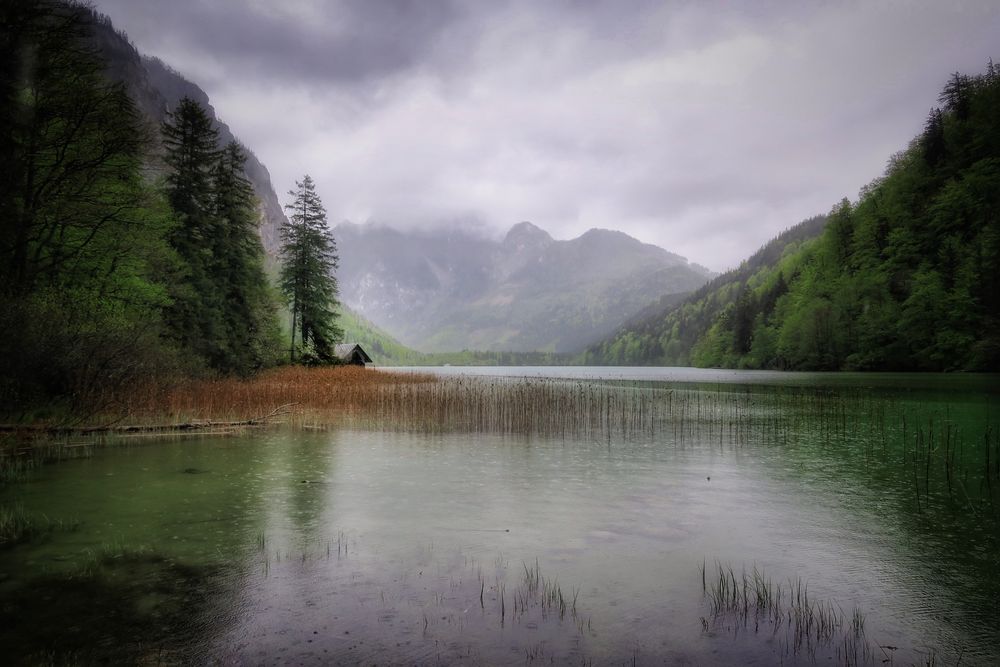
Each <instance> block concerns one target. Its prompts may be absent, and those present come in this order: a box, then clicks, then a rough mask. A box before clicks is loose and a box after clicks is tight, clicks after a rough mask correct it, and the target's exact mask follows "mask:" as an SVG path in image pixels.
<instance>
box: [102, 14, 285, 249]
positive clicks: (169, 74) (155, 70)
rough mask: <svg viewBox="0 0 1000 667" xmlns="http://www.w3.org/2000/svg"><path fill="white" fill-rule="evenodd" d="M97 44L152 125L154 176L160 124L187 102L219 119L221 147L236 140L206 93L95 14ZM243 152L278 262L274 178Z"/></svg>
mask: <svg viewBox="0 0 1000 667" xmlns="http://www.w3.org/2000/svg"><path fill="white" fill-rule="evenodd" d="M93 39H94V43H95V45H96V46H97V48H98V49H99V50H100V52H101V54H102V55H103V56H104V58H105V59H106V60H107V63H108V74H109V76H110V77H111V78H112V79H113V80H116V81H121V82H123V83H124V84H125V85H126V86H127V87H128V90H129V93H130V94H131V95H132V98H133V99H134V100H135V101H136V103H137V104H138V106H139V109H140V110H141V111H142V112H143V114H144V115H145V117H146V119H147V120H148V125H149V131H150V136H151V138H152V139H153V142H152V143H153V145H154V151H153V154H152V156H151V164H150V169H151V170H153V171H154V172H155V171H158V170H159V169H161V168H162V165H160V164H159V163H158V157H159V153H158V150H156V149H155V147H157V146H158V145H159V128H160V124H161V123H162V122H163V121H164V120H166V118H167V113H168V112H169V111H170V110H172V109H173V108H174V107H176V106H177V103H178V102H179V101H180V100H181V98H182V97H185V96H186V97H190V98H191V99H193V100H195V101H197V102H198V103H199V104H201V105H202V106H203V107H205V109H206V110H207V111H208V113H209V115H210V116H211V117H212V118H213V119H214V120H215V124H216V127H217V128H218V130H219V143H220V145H221V146H224V145H225V144H227V143H228V142H230V141H232V140H234V139H235V136H234V135H233V132H232V130H231V129H230V128H229V126H228V125H226V124H225V123H224V122H223V121H222V120H221V119H219V118H218V116H216V113H215V109H214V108H213V107H212V105H211V103H210V101H209V98H208V94H207V93H205V91H203V90H202V89H201V88H199V87H198V86H197V85H196V84H194V83H192V82H191V81H189V80H187V79H186V78H184V76H182V75H181V74H179V73H178V72H176V71H175V70H173V69H172V68H171V67H170V66H169V65H167V64H166V63H164V62H162V61H161V60H159V59H157V58H151V57H148V56H143V55H142V54H140V53H139V51H138V50H137V49H136V48H135V46H133V45H132V43H131V42H129V41H128V38H127V37H126V36H125V35H124V34H123V33H121V32H119V31H117V30H115V28H114V26H113V25H112V23H111V21H110V19H108V18H107V17H105V16H101V15H98V14H95V15H94V24H93ZM244 149H245V151H246V153H247V164H246V173H247V178H248V179H249V180H250V182H251V183H252V184H253V187H254V191H255V192H256V193H257V198H258V199H259V200H260V209H261V226H260V235H261V239H262V240H263V242H264V249H265V251H267V253H268V255H269V256H271V257H272V258H273V257H275V256H276V255H277V252H278V247H279V239H278V230H279V229H280V228H281V225H282V223H283V222H284V221H285V214H284V211H283V210H282V207H281V203H280V202H279V200H278V196H277V195H276V194H275V192H274V187H273V186H272V185H271V175H270V174H269V173H268V171H267V168H266V167H265V166H264V165H263V164H262V163H261V162H260V160H258V159H257V156H256V155H254V154H253V151H251V150H250V148H249V147H247V146H244Z"/></svg>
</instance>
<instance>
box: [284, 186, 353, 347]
mask: <svg viewBox="0 0 1000 667" xmlns="http://www.w3.org/2000/svg"><path fill="white" fill-rule="evenodd" d="M295 186H296V189H295V190H292V191H290V192H289V193H288V194H289V195H291V196H292V197H294V200H293V201H292V203H290V204H287V205H286V206H285V208H286V209H288V211H289V212H290V213H291V216H290V217H289V220H288V223H287V224H285V225H283V226H282V228H281V256H282V261H283V264H282V267H281V279H280V287H281V291H282V293H283V294H284V295H285V298H286V300H287V302H288V304H289V306H290V309H291V314H292V320H291V321H292V339H291V347H290V349H289V359H290V360H291V361H292V362H294V361H295V351H296V336H298V338H299V340H300V341H301V349H302V355H301V357H300V359H301V360H302V361H318V362H331V361H333V360H334V356H333V345H334V343H336V342H337V341H338V340H339V339H340V338H341V336H342V335H343V333H342V331H341V330H340V328H339V327H338V326H337V324H336V317H337V313H336V307H337V305H338V303H337V279H336V277H335V276H334V271H335V270H336V269H337V244H336V241H334V238H333V235H332V234H331V233H330V230H329V228H328V227H327V224H326V211H325V210H324V208H323V202H322V201H321V200H320V198H319V195H318V194H316V186H315V184H314V183H313V180H312V178H310V177H309V176H308V175H306V176H305V177H304V178H303V179H302V181H297V182H296V183H295Z"/></svg>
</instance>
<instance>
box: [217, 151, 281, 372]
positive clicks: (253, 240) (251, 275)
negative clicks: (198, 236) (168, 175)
mask: <svg viewBox="0 0 1000 667" xmlns="http://www.w3.org/2000/svg"><path fill="white" fill-rule="evenodd" d="M246 159H247V158H246V154H245V153H244V152H243V149H242V148H241V147H240V145H239V144H238V143H236V142H235V141H232V142H230V143H229V144H228V145H227V146H226V147H225V148H224V149H223V151H222V153H221V154H220V156H219V160H218V163H217V164H216V167H215V171H214V191H213V203H214V205H213V214H214V216H215V218H216V221H217V225H218V226H219V227H220V229H221V233H219V234H217V235H216V237H215V239H214V248H215V253H214V254H215V262H214V264H213V266H212V269H213V270H212V273H213V274H214V275H215V276H216V277H217V282H218V283H220V285H219V288H220V289H221V290H222V293H223V294H224V295H225V301H224V313H223V318H224V325H225V333H226V339H227V342H228V348H229V355H228V356H229V362H230V364H231V365H232V368H233V370H235V371H237V372H239V373H244V374H245V373H247V372H249V371H251V370H254V369H256V368H259V367H261V366H262V365H264V364H265V363H267V361H268V360H270V358H272V357H273V356H274V355H273V350H274V349H275V347H276V345H275V342H276V340H277V337H278V325H277V319H276V312H275V307H274V301H273V299H272V298H271V293H270V289H269V286H268V282H267V276H266V275H265V273H264V261H263V260H264V246H263V244H262V243H261V240H260V235H259V234H258V232H257V225H258V219H259V217H258V212H257V199H256V196H255V194H254V191H253V186H252V185H251V184H250V181H249V180H247V177H246V174H245V173H244V165H245V164H246Z"/></svg>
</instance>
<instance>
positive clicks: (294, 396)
mask: <svg viewBox="0 0 1000 667" xmlns="http://www.w3.org/2000/svg"><path fill="white" fill-rule="evenodd" d="M121 403H122V405H124V406H125V411H124V413H123V414H116V415H106V416H105V417H103V418H102V419H103V420H104V423H119V424H132V423H138V424H143V423H146V424H149V423H154V424H156V423H167V424H169V423H184V422H188V423H194V424H198V423H199V422H200V423H203V424H208V423H211V424H212V425H221V426H223V427H225V426H226V425H227V424H230V423H236V422H240V421H243V420H260V421H269V420H268V419H262V418H266V417H268V416H271V417H280V419H281V420H283V421H285V422H286V423H289V424H291V425H292V426H295V427H301V428H325V427H331V426H340V425H346V426H352V427H358V428H374V429H379V430H405V431H417V432H468V433H495V434H504V435H517V436H531V435H541V436H547V437H564V438H573V439H588V440H602V441H605V442H607V443H608V445H609V446H611V444H612V443H615V442H629V441H635V440H644V441H655V442H660V443H669V444H672V445H674V446H678V447H687V446H717V447H720V448H723V447H744V446H758V447H761V446H762V447H771V446H774V447H781V448H785V449H787V450H789V451H792V450H794V449H798V448H804V447H808V448H810V449H811V450H818V451H820V452H821V453H823V454H824V456H826V455H829V456H830V457H831V460H835V461H843V462H846V463H845V464H846V465H849V466H851V467H854V468H857V467H859V466H861V467H864V468H866V469H868V470H869V472H870V473H871V474H872V476H873V477H875V478H878V479H888V477H893V478H894V479H895V480H896V481H897V482H898V480H900V479H902V480H905V486H906V489H907V493H908V494H909V495H910V497H911V498H912V502H913V503H914V506H915V508H916V509H917V510H918V511H920V512H923V511H925V510H927V509H929V508H931V507H932V506H940V505H950V506H953V507H958V508H961V509H964V510H965V511H968V512H971V513H974V514H975V515H977V516H979V517H980V518H981V517H991V518H992V520H993V521H994V522H996V521H1000V428H998V427H997V426H996V425H993V424H990V423H983V420H982V419H981V417H977V419H978V421H977V419H972V420H970V419H963V418H961V415H957V414H952V413H951V408H950V407H949V405H950V404H947V403H943V404H941V403H935V402H933V401H927V402H921V401H920V400H909V399H907V398H906V397H905V396H904V395H903V394H902V393H900V392H895V393H893V392H879V391H875V390H871V389H866V388H860V387H841V388H837V389H831V388H822V387H793V386H782V387H773V386H767V387H764V386H741V385H725V384H723V385H711V386H703V385H691V384H687V385H667V384H663V383H650V382H647V383H643V382H624V381H618V382H616V381H602V380H559V379H547V378H518V377H492V378H491V377H469V376H464V377H462V376H459V377H447V378H441V377H436V376H433V375H429V374H418V373H401V372H396V373H393V372H387V371H383V370H372V369H363V368H357V367H333V368H303V367H288V368H281V369H275V370H271V371H267V372H264V373H261V374H260V375H258V376H255V377H253V378H250V379H246V380H241V379H220V380H188V381H185V382H182V383H180V384H176V385H174V386H171V387H166V388H164V387H159V386H154V385H150V386H149V387H147V388H144V389H139V390H136V391H134V392H131V393H130V394H129V396H128V397H127V398H126V399H124V400H123V401H121ZM942 405H943V406H944V407H941V406H942ZM987 412H988V411H987ZM966 416H967V415H966ZM987 419H988V418H987ZM270 421H277V419H271V420H270ZM236 428H239V426H236ZM8 453H9V450H8ZM6 464H10V465H6ZM31 465H32V462H31V461H26V460H23V459H22V460H20V461H18V459H17V457H12V456H9V455H7V456H5V455H4V452H3V451H0V483H2V482H3V481H4V479H5V477H9V478H10V479H9V480H8V481H16V479H17V478H19V477H22V476H23V475H24V473H25V471H26V470H27V468H30V466H31ZM887 471H888V472H889V473H891V474H890V475H887V474H886V473H887ZM894 483H896V482H894Z"/></svg>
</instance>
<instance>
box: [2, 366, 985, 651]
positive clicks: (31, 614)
mask: <svg viewBox="0 0 1000 667" xmlns="http://www.w3.org/2000/svg"><path fill="white" fill-rule="evenodd" d="M420 370H426V369H420ZM439 372H441V373H459V372H464V373H482V372H485V373H486V374H491V375H492V374H498V373H499V372H500V371H497V370H496V369H487V370H486V371H483V370H482V369H475V370H472V371H469V370H466V369H452V368H449V369H441V370H440V371H439ZM503 372H504V373H508V372H510V371H509V369H503ZM519 372H520V373H522V374H526V375H532V374H535V373H546V372H548V373H550V374H552V376H554V377H562V378H569V379H574V380H580V381H590V380H592V379H594V378H598V379H601V378H603V379H608V380H614V381H621V382H631V381H640V382H641V383H643V386H647V387H648V386H651V385H652V386H656V387H659V388H663V389H664V390H666V391H670V390H674V391H677V392H681V391H683V392H686V395H688V396H691V395H694V394H696V393H697V392H704V393H705V394H706V395H712V396H715V397H717V396H718V395H719V392H720V391H721V392H731V391H735V392H754V395H759V396H760V397H762V399H761V402H758V403H753V405H762V406H763V405H767V406H768V410H769V412H768V414H769V415H770V416H768V417H767V418H766V419H765V418H763V417H762V418H761V420H760V424H761V426H760V427H759V428H756V429H748V431H747V432H746V433H744V434H742V436H741V437H739V438H734V437H732V436H733V433H732V431H731V430H729V431H727V430H726V429H725V428H723V427H722V426H721V425H715V426H714V427H706V426H705V425H704V424H698V423H695V424H692V425H689V426H688V427H686V428H684V429H682V430H681V431H680V432H678V431H677V429H676V428H673V429H671V428H668V427H664V428H662V429H657V430H656V431H655V432H652V433H641V432H629V433H624V432H623V433H611V432H609V433H607V434H602V435H588V436H587V437H581V436H541V435H532V436H515V435H498V434H490V433H471V434H470V433H460V432H458V433H455V432H451V433H407V432H400V431H398V430H393V431H385V432H383V431H378V430H372V429H364V430H358V429H351V428H346V427H345V428H331V429H329V430H320V431H308V430H307V431H303V430H292V429H289V428H276V429H273V430H267V431H262V432H254V433H249V434H246V435H242V436H238V437H224V438H201V437H197V438H190V439H177V440H171V441H158V442H155V443H150V444H143V445H141V446H139V445H131V446H126V447H117V448H102V449H100V450H98V451H97V452H95V455H94V456H92V457H90V458H84V459H79V460H71V461H65V462H62V463H59V464H57V465H50V466H45V467H43V468H41V469H40V470H38V471H37V472H35V473H34V474H33V476H32V477H31V478H30V480H29V481H27V482H25V483H19V484H14V485H10V486H8V487H7V488H3V489H0V500H2V501H4V502H6V503H12V502H16V503H20V504H22V505H23V506H24V507H25V508H26V509H27V510H29V511H30V512H31V513H33V514H44V515H46V516H47V517H49V518H53V519H58V520H62V521H64V522H66V523H67V524H72V525H74V526H75V529H74V530H68V529H57V530H54V531H53V532H51V534H49V535H48V536H46V537H45V538H44V539H40V540H33V541H31V542H29V543H25V544H20V545H17V546H15V547H12V548H8V549H6V550H3V551H0V600H2V601H3V604H4V608H3V612H2V613H3V614H4V617H3V619H2V620H4V621H5V623H6V629H2V630H0V642H2V643H3V647H4V648H5V651H4V653H5V654H6V655H8V656H13V657H14V659H15V660H14V661H15V662H18V661H25V662H37V661H39V660H40V659H42V660H44V659H53V660H54V661H56V662H59V661H62V660H64V659H68V660H70V661H73V660H79V661H84V662H86V661H88V660H91V659H95V658H93V657H92V656H95V655H96V656H98V657H99V658H101V659H108V658H109V656H110V658H111V659H112V661H114V660H113V659H114V658H115V657H118V658H121V659H122V660H131V661H145V662H156V661H163V662H224V663H249V664H275V663H295V664H298V663H302V664H323V663H331V662H338V663H362V662H363V663H367V664H372V663H377V664H386V663H392V664H397V663H410V664H451V663H458V662H464V663H467V664H480V663H489V664H498V663H504V664H532V663H536V662H538V663H541V662H551V661H555V662H557V663H561V664H562V663H572V664H620V663H632V662H633V661H635V662H636V663H639V664H663V663H668V664H696V665H714V664H761V665H769V664H776V663H779V662H783V663H785V664H812V663H814V662H822V663H824V664H838V663H850V662H852V660H853V659H854V658H857V659H859V660H860V661H861V662H862V663H870V664H883V661H884V660H891V661H892V664H911V663H916V664H926V662H927V660H929V659H930V660H937V661H938V664H953V663H955V662H956V661H957V660H959V659H961V664H997V663H998V661H1000V629H998V627H1000V608H998V602H997V600H998V596H1000V555H998V551H997V548H998V537H1000V533H998V522H997V516H998V515H997V513H996V511H994V509H993V508H992V506H991V505H990V504H989V503H992V502H993V500H992V499H993V498H994V497H996V496H994V495H988V494H989V491H988V489H987V490H984V489H985V488H986V487H985V486H984V485H985V484H986V482H985V481H984V480H982V479H980V477H978V475H980V474H981V473H982V471H981V470H980V468H981V467H983V466H985V465H986V464H985V462H984V463H983V464H979V463H978V462H979V461H980V457H983V458H985V453H984V452H983V451H982V450H983V448H985V447H987V446H988V443H989V442H990V440H989V438H990V435H989V433H988V430H989V429H994V430H995V428H996V424H997V416H998V414H1000V413H998V412H997V407H998V401H997V394H996V393H995V392H996V387H997V384H996V383H995V382H994V380H995V379H996V378H988V377H985V376H973V377H969V376H963V377H958V376H891V375H885V376H868V375H864V376H815V375H813V376H809V375H807V374H789V375H785V374H774V373H765V374H741V373H734V372H732V371H719V372H715V371H709V372H700V371H692V370H691V369H628V371H627V372H626V371H624V370H623V369H610V370H609V369H572V370H565V369H557V370H556V371H555V372H554V373H553V371H552V369H520V371H519ZM809 377H812V378H813V380H812V381H811V382H810V380H809ZM684 383H689V384H684ZM690 383H695V384H690ZM789 386H791V387H792V388H791V389H789V388H788V387H789ZM819 386H824V387H834V388H833V389H826V390H824V392H827V393H828V392H834V393H836V392H837V391H839V390H838V389H837V387H840V388H842V389H844V390H845V391H846V390H850V392H853V393H851V396H852V397H854V398H853V399H852V401H853V402H850V403H849V406H850V410H848V408H844V409H843V410H842V414H841V413H838V414H837V416H836V417H834V418H832V419H831V418H830V417H829V415H826V416H823V417H818V416H816V415H813V414H811V413H809V412H808V411H805V413H803V410H802V403H801V402H799V403H796V402H795V401H794V400H791V399H789V401H788V406H789V407H788V410H787V413H788V414H787V415H785V414H784V413H783V412H782V411H780V410H779V411H778V412H777V413H775V412H774V410H773V407H774V405H776V404H777V405H782V404H783V403H782V401H785V400H786V398H788V397H791V396H794V395H796V394H795V392H797V391H799V389H798V388H806V389H809V390H810V391H812V390H813V389H815V388H816V387H819ZM817 391H818V390H817ZM775 392H778V393H777V394H775ZM782 392H784V393H782ZM859 392H860V394H859ZM822 395H824V396H825V395H827V394H826V393H824V394H822ZM858 395H861V396H862V397H863V400H857V396H858ZM775 396H777V398H775ZM886 405H888V406H890V407H889V409H886V410H883V408H882V406H886ZM763 409H764V408H761V410H763ZM793 413H794V414H793ZM903 414H905V415H907V419H909V420H910V421H908V422H907V426H906V428H908V429H910V431H909V433H908V435H907V436H906V438H907V439H909V438H910V437H913V438H914V439H916V438H917V437H918V436H916V435H915V433H916V429H917V428H918V424H923V423H924V421H925V420H926V421H927V424H928V427H927V428H928V432H930V430H931V427H930V423H931V420H933V419H935V418H936V419H937V420H938V421H937V422H934V423H936V424H937V425H938V426H936V427H934V428H940V427H941V424H943V423H947V424H950V426H948V427H947V429H948V433H949V435H948V437H949V439H950V438H952V435H951V433H952V432H954V433H956V434H958V433H961V441H962V443H963V445H962V449H961V451H959V452H958V453H957V454H955V455H954V457H955V460H956V463H954V464H953V465H954V466H955V472H953V473H952V476H953V478H954V479H952V480H951V481H952V484H953V488H952V490H951V491H950V492H949V493H948V494H947V496H946V495H945V490H944V489H945V481H947V480H945V481H941V479H943V478H941V479H939V473H938V472H937V469H936V467H935V469H934V471H933V472H931V471H930V470H928V471H927V472H926V479H923V478H921V479H918V480H917V481H916V482H914V480H913V479H911V478H912V477H914V475H913V472H912V470H913V469H914V468H913V466H912V465H911V466H910V467H902V465H901V464H897V462H898V461H902V460H903V459H902V456H903V454H901V453H900V452H903V451H904V449H903V445H902V444H899V445H896V444H894V443H897V442H899V443H902V442H904V440H903V433H902V432H901V431H900V429H901V428H902V426H901V425H900V424H899V423H898V420H896V417H897V416H898V415H903ZM887 415H888V416H887ZM786 418H787V419H789V420H792V421H793V422H794V423H793V424H792V425H791V426H787V425H786V426H784V427H779V425H780V424H782V423H783V421H782V420H784V419H786ZM864 420H869V421H871V422H872V423H871V424H868V426H867V427H865V428H856V427H851V426H850V425H849V422H850V423H851V424H854V425H857V424H858V423H860V422H864ZM865 423H867V422H865ZM831 424H839V426H831ZM878 424H882V426H878ZM838 429H839V430H838ZM952 429H954V431H953V430H952ZM859 434H863V437H862V436H861V435H859ZM954 438H955V440H954V441H953V442H958V439H959V436H957V435H956V436H954ZM977 443H980V444H977ZM983 443H985V444H983ZM938 446H940V443H939V444H938ZM951 446H953V444H949V447H951ZM894 447H898V448H899V452H897V454H899V455H898V456H897V454H894V453H893V448H894ZM977 447H979V449H978V450H977ZM932 451H933V450H932ZM912 456H913V455H911V457H912ZM963 461H964V462H966V463H962V462H963ZM963 471H964V478H963V476H962V475H963ZM940 474H945V473H940ZM925 482H926V485H925ZM915 484H916V488H917V489H918V490H917V491H914V485H915ZM974 484H975V485H976V486H975V488H974V489H973V488H970V487H971V486H972V485H974ZM963 485H964V486H963ZM960 486H961V487H962V488H961V489H960V490H959V487H960ZM920 489H924V490H923V494H924V495H923V499H922V504H921V500H920V493H921V491H920ZM963 494H965V495H963ZM983 494H987V495H983ZM918 505H920V506H919V507H918ZM717 564H721V565H722V566H723V567H726V568H728V567H732V568H733V570H734V572H735V575H736V577H740V576H741V573H742V572H743V571H744V570H745V571H747V572H751V571H752V570H753V568H757V569H758V570H759V571H761V572H763V573H764V574H765V575H766V576H767V577H769V578H770V579H771V580H772V581H773V583H774V584H775V585H777V584H782V585H783V587H784V589H785V590H786V591H787V588H788V585H789V581H790V580H791V581H801V582H803V584H804V585H807V586H808V594H809V596H810V598H811V599H812V600H813V601H815V602H816V603H817V604H819V603H821V602H822V603H823V604H828V605H832V607H831V608H834V609H838V610H841V609H842V610H843V618H844V621H845V622H844V628H842V630H840V631H838V632H837V633H836V636H835V637H833V638H832V639H831V640H830V641H828V642H815V644H813V645H797V642H796V631H795V629H794V627H793V626H792V625H791V624H789V623H787V622H786V623H785V624H784V625H775V624H774V623H773V622H768V621H766V619H762V618H757V619H754V618H753V613H752V612H751V613H750V617H749V620H748V618H746V617H740V615H739V614H732V613H719V614H714V613H713V610H712V607H711V601H710V596H709V595H706V593H710V592H711V584H712V581H713V578H716V577H717V572H718V569H717V568H718V565H717ZM703 567H704V568H705V571H706V575H705V579H706V580H707V584H704V585H703V574H702V568H703ZM537 575H540V577H541V582H542V583H541V584H540V585H539V586H538V588H539V590H537V591H536V590H534V589H533V588H532V587H531V580H532V577H533V576H537ZM545 584H547V585H548V587H547V591H548V592H549V593H552V596H551V597H546V595H545V594H544V593H545V590H543V589H545V588H546V586H545ZM559 592H561V594H562V599H563V601H564V603H565V605H566V607H565V609H563V610H560V605H559V604H558V598H557V597H556V596H557V594H558V593H559ZM785 595H786V596H787V593H785ZM102 596H108V597H110V598H112V599H113V600H114V602H113V603H112V602H107V604H105V603H104V602H103V601H102V600H103V598H102ZM553 600H555V602H554V601H553ZM855 609H857V610H858V611H859V612H860V613H862V614H863V615H864V619H865V620H864V632H863V634H862V635H861V638H858V637H857V636H855V635H854V634H853V633H851V632H849V626H850V620H851V616H852V614H853V611H854V610H855ZM109 610H112V611H109ZM113 610H117V611H113ZM171 610H173V611H171ZM115 614H121V619H119V617H118V616H115ZM125 618H128V619H130V620H128V621H125V620H122V619H125ZM137 619H138V620H137ZM140 620H143V621H145V620H149V623H148V624H144V623H140ZM128 622H132V623H136V624H138V625H136V627H135V630H134V632H131V636H130V637H127V638H123V637H122V636H120V635H121V633H120V632H119V631H120V630H121V628H122V625H121V623H126V627H128V626H127V623H128ZM116 624H118V625H116ZM29 625H30V627H31V629H30V631H29ZM157 628H159V629H160V630H162V632H161V633H160V634H157ZM168 631H169V632H168ZM147 633H148V637H151V638H153V639H149V638H147V639H144V638H143V637H144V636H145V634H147ZM165 633H166V634H165ZM850 637H855V640H856V641H852V640H851V639H850ZM862 646H863V647H864V649H861V648H859V647H862ZM95 647H97V648H95ZM851 652H853V653H851ZM46 656H48V657H46ZM67 656H69V657H68V658H67ZM851 656H853V657H851ZM884 664H889V663H884Z"/></svg>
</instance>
